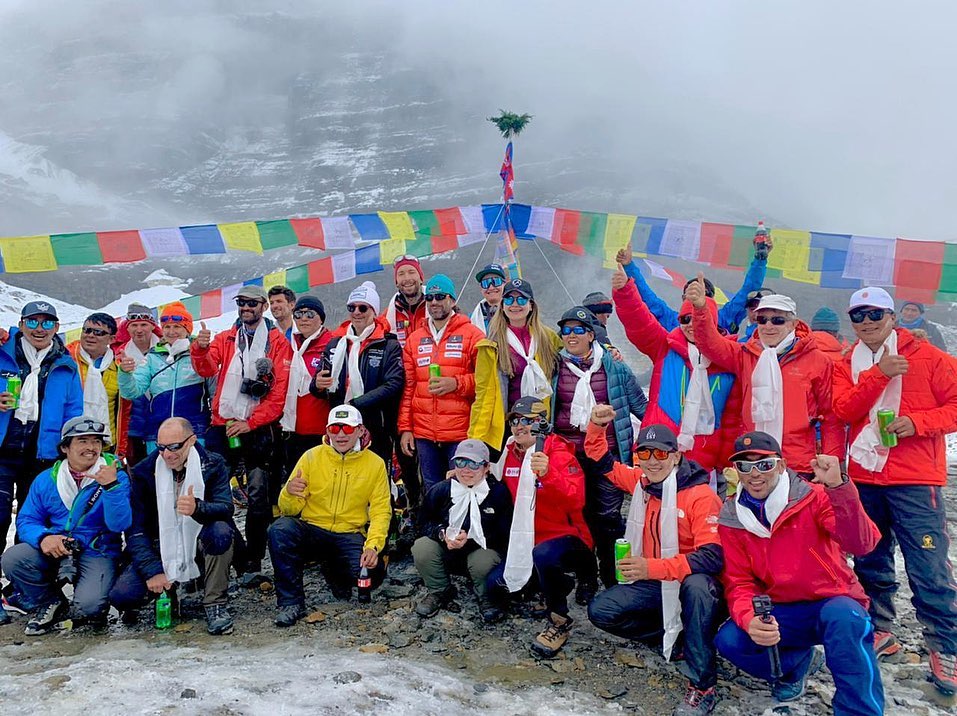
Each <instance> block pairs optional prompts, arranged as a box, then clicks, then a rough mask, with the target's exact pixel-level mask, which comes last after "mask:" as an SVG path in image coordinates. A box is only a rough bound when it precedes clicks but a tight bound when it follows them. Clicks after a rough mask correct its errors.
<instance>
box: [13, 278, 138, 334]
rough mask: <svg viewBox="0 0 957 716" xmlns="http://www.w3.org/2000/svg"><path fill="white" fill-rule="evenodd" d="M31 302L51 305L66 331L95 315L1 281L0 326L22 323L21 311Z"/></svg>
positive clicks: (78, 307) (86, 309)
mask: <svg viewBox="0 0 957 716" xmlns="http://www.w3.org/2000/svg"><path fill="white" fill-rule="evenodd" d="M30 301H46V302H47V303H49V304H51V305H52V306H53V307H54V308H55V309H56V312H57V315H58V316H59V318H60V325H61V326H63V328H64V330H65V329H66V328H67V327H73V326H74V325H80V324H81V323H83V319H85V318H86V317H87V316H89V315H90V314H91V313H93V311H92V310H91V309H89V308H86V307H85V306H79V305H77V304H74V303H66V302H65V301H58V300H57V299H55V298H50V297H49V296H44V295H43V294H42V293H37V292H36V291H29V290H27V289H25V288H20V287H19V286H11V285H10V284H8V283H4V282H3V281H0V326H2V327H3V328H9V327H10V326H15V325H17V324H18V323H19V322H20V311H21V309H22V308H23V306H24V304H26V303H29V302H30ZM125 310H126V309H125V308H124V311H125Z"/></svg>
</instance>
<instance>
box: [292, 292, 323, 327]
mask: <svg viewBox="0 0 957 716" xmlns="http://www.w3.org/2000/svg"><path fill="white" fill-rule="evenodd" d="M300 308H309V309H312V310H313V311H315V312H316V313H318V314H319V320H321V321H322V322H323V323H325V322H326V307H325V306H323V305H322V301H320V300H319V297H318V296H313V295H312V294H311V293H304V294H302V295H301V296H300V297H299V298H297V299H296V307H295V308H294V309H293V311H296V310H298V309H300Z"/></svg>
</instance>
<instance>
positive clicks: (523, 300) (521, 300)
mask: <svg viewBox="0 0 957 716" xmlns="http://www.w3.org/2000/svg"><path fill="white" fill-rule="evenodd" d="M502 303H504V304H505V305H506V306H511V305H512V304H513V303H518V305H519V306H527V305H528V297H527V296H506V297H505V298H503V299H502Z"/></svg>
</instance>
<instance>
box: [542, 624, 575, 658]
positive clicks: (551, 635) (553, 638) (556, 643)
mask: <svg viewBox="0 0 957 716" xmlns="http://www.w3.org/2000/svg"><path fill="white" fill-rule="evenodd" d="M573 623H574V621H573V620H572V618H571V617H568V616H562V615H561V614H556V613H555V612H552V613H551V614H550V615H549V617H548V623H547V624H546V625H545V628H544V629H543V630H542V633H541V634H539V635H538V636H536V637H535V638H534V639H533V640H532V651H534V652H535V653H536V654H538V655H539V656H542V657H544V658H546V659H551V658H552V657H553V656H555V655H556V654H557V653H558V652H559V651H561V649H562V647H563V646H564V645H565V642H566V641H568V633H569V632H570V631H571V629H572V624H573Z"/></svg>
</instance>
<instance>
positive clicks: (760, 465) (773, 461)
mask: <svg viewBox="0 0 957 716" xmlns="http://www.w3.org/2000/svg"><path fill="white" fill-rule="evenodd" d="M780 459H781V458H779V457H763V458H761V459H760V460H735V461H733V462H732V463H731V464H732V465H734V469H735V470H737V471H738V472H740V473H742V474H745V475H747V474H749V473H750V472H751V471H752V470H753V469H754V468H757V469H758V472H771V470H773V469H774V466H775V465H777V464H778V461H779V460H780Z"/></svg>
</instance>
